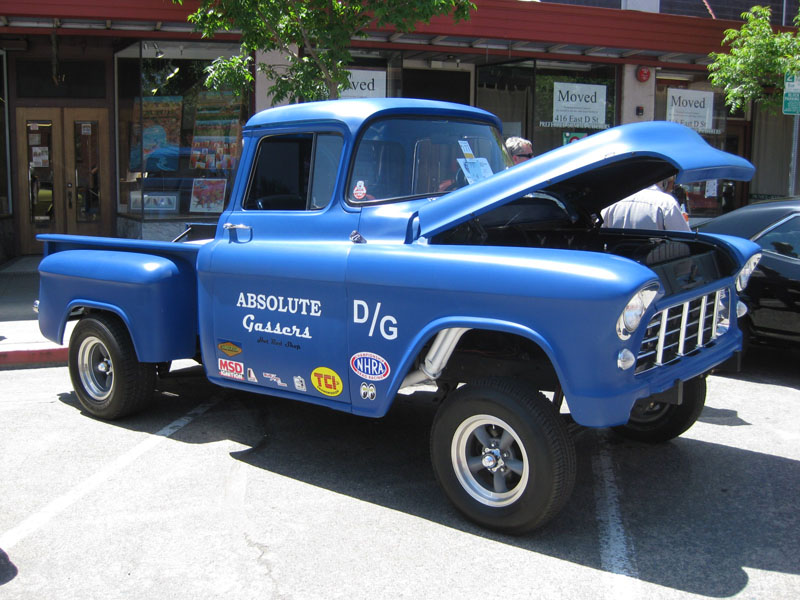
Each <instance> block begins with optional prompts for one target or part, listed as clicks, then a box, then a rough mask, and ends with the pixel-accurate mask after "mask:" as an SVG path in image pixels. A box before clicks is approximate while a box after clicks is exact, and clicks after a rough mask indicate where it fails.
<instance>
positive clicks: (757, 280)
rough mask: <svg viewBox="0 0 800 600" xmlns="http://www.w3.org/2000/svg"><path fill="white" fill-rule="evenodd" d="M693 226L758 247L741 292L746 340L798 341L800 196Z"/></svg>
mask: <svg viewBox="0 0 800 600" xmlns="http://www.w3.org/2000/svg"><path fill="white" fill-rule="evenodd" d="M698 230H700V231H702V232H703V233H722V234H727V235H736V236H739V237H743V238H748V239H750V240H752V241H754V242H755V243H757V244H759V245H760V246H761V248H762V249H763V252H762V256H761V262H760V263H759V265H758V268H757V269H756V270H755V272H754V273H753V275H752V276H751V278H750V283H749V284H748V286H747V289H746V290H745V298H744V299H745V302H746V303H747V306H748V308H749V312H748V314H747V316H745V317H744V318H743V319H742V320H741V321H740V326H741V327H742V331H743V332H744V333H745V334H746V335H747V336H748V338H749V340H752V341H762V342H772V343H775V342H778V343H785V342H793V343H800V198H793V199H781V200H770V201H767V202H758V203H756V204H751V205H749V206H744V207H742V208H739V209H737V210H734V211H733V212H729V213H726V214H724V215H721V216H719V217H716V218H714V219H711V220H710V221H706V222H705V223H703V224H702V225H700V226H699V227H698ZM748 334H749V335H748ZM749 340H748V341H749Z"/></svg>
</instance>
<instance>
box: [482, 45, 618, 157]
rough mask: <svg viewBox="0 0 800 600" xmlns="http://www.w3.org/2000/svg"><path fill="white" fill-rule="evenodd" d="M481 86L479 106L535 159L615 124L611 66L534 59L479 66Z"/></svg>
mask: <svg viewBox="0 0 800 600" xmlns="http://www.w3.org/2000/svg"><path fill="white" fill-rule="evenodd" d="M477 81H478V88H477V95H476V104H477V106H479V107H481V108H484V109H486V110H488V111H490V112H493V113H495V114H496V115H497V116H498V117H500V119H501V120H502V121H503V135H504V136H505V137H510V136H521V137H524V138H527V139H530V140H531V141H532V142H533V151H534V154H537V155H538V154H543V153H544V152H547V151H548V150H552V149H554V148H557V147H559V146H563V145H564V144H568V143H570V142H573V141H575V140H577V139H580V138H583V137H586V136H587V135H590V134H592V133H596V132H597V131H600V130H603V129H607V128H609V127H613V126H614V125H616V124H617V117H616V115H617V104H616V100H617V72H616V67H614V66H613V65H600V64H593V63H569V62H557V61H544V60H536V61H532V60H531V61H524V62H518V63H512V64H507V65H492V66H489V67H481V68H479V69H478V73H477Z"/></svg>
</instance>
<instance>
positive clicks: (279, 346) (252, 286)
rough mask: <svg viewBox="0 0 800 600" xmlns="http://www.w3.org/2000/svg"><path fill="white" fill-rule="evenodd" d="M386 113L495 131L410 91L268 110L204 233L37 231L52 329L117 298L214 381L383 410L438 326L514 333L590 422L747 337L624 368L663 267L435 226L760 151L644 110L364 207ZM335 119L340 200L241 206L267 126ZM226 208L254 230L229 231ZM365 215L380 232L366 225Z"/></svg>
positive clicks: (299, 128)
mask: <svg viewBox="0 0 800 600" xmlns="http://www.w3.org/2000/svg"><path fill="white" fill-rule="evenodd" d="M391 115H403V116H408V115H412V116H413V115H418V116H428V117H434V118H437V117H441V118H448V119H460V118H462V119H463V118H465V119H469V120H473V121H480V122H484V123H488V124H490V125H492V126H495V127H497V128H498V129H499V127H500V121H499V120H498V119H497V117H495V116H494V115H491V114H489V113H487V112H485V111H482V110H480V109H475V108H471V107H466V106H461V105H455V104H449V103H444V102H433V101H425V100H409V99H377V100H339V101H334V102H322V103H308V104H301V105H292V106H286V107H280V108H274V109H270V110H268V111H264V112H262V113H259V114H258V115H256V116H254V117H253V118H252V119H250V121H249V122H248V124H247V126H246V127H245V130H244V147H243V152H242V158H241V161H240V166H239V171H238V174H237V179H236V182H235V184H234V186H233V191H232V194H233V195H232V201H231V202H230V203H229V206H228V207H227V209H226V211H225V212H224V213H222V215H221V216H220V220H219V224H218V226H217V230H216V235H215V238H214V239H213V240H211V241H209V242H208V243H206V244H204V245H201V246H197V245H191V244H181V243H167V242H152V241H142V240H120V239H107V238H88V237H77V236H57V235H45V236H40V237H39V239H41V240H42V241H44V242H45V254H46V258H45V259H43V261H42V263H41V266H40V270H41V274H42V278H41V282H42V283H41V294H40V301H41V304H40V313H39V322H40V328H41V330H42V332H43V333H44V335H45V336H46V337H48V338H49V339H53V340H56V341H60V340H61V336H62V335H63V330H64V323H65V321H66V319H67V316H68V314H69V312H70V311H71V310H73V309H75V308H78V307H84V308H94V309H99V310H108V311H110V312H113V313H115V314H117V315H119V316H120V318H121V319H122V320H123V321H124V322H125V324H126V325H127V326H128V328H129V330H130V332H131V336H132V338H133V341H134V345H135V347H136V352H137V356H138V357H139V360H141V361H146V362H161V361H167V360H172V359H176V358H184V357H189V356H193V355H194V351H195V348H196V347H197V345H198V344H199V347H200V349H201V353H202V357H203V363H204V365H205V369H206V373H207V375H208V377H209V378H210V379H211V380H212V381H213V382H215V383H217V384H219V385H222V386H227V387H231V388H236V389H243V390H248V391H253V392H259V393H264V394H269V395H278V396H283V397H286V398H290V399H295V400H303V401H307V402H311V403H315V404H320V405H324V406H329V407H332V408H335V409H338V410H346V411H351V412H353V413H356V414H360V415H366V416H372V417H380V416H382V415H384V414H385V413H386V412H387V410H388V409H389V407H390V405H391V403H392V401H393V399H394V397H395V394H396V393H397V391H398V389H399V387H400V385H401V383H402V381H403V379H404V377H405V376H406V375H407V374H408V372H409V371H410V370H412V368H413V363H414V361H415V359H416V357H417V356H418V354H419V353H420V351H421V350H422V348H423V346H424V345H425V344H426V343H427V342H428V341H430V340H431V339H432V338H433V337H434V336H435V335H436V334H437V333H438V332H439V331H442V330H443V329H447V328H451V327H468V328H476V329H486V330H493V331H498V332H506V333H511V334H514V335H518V336H521V337H524V338H527V339H529V340H531V341H532V342H534V343H535V344H537V345H538V346H539V347H540V348H541V349H542V351H543V352H544V354H545V355H546V356H547V357H548V358H549V360H550V361H551V363H552V365H553V368H554V370H555V372H556V374H557V376H558V378H559V380H560V382H561V384H562V387H563V389H564V392H565V395H566V399H567V402H568V404H569V407H570V410H571V412H572V415H573V417H574V418H575V420H576V421H577V422H579V423H581V424H584V425H590V426H609V425H617V424H621V423H624V422H626V421H627V418H628V415H629V413H630V409H631V406H632V405H633V403H634V402H635V400H636V399H638V398H642V397H646V396H648V395H650V394H652V393H656V392H660V391H664V390H666V389H669V388H670V387H672V386H673V385H674V384H675V382H676V381H679V380H686V379H689V378H691V377H694V376H696V375H699V374H702V373H704V372H706V371H708V370H709V369H710V368H712V367H713V366H714V365H716V364H719V363H720V362H723V361H724V360H726V359H727V358H728V357H730V356H731V354H732V353H733V352H735V351H736V350H737V349H738V348H739V346H740V344H741V334H740V333H739V331H738V330H737V329H736V327H735V324H734V326H733V327H732V328H731V330H730V331H729V332H728V333H727V334H726V335H724V336H722V337H721V338H720V339H719V340H718V341H717V342H716V343H715V344H714V345H713V346H711V347H708V348H704V349H702V350H701V351H700V352H698V353H697V354H696V355H693V356H689V357H686V358H684V359H683V360H681V361H679V362H676V363H675V364H672V365H669V366H666V367H661V368H656V369H653V370H651V371H649V372H647V373H644V374H641V375H638V376H636V375H634V373H633V371H632V370H630V371H620V370H619V368H618V367H617V364H616V361H617V355H618V353H619V351H620V350H621V349H623V348H628V349H629V350H631V351H632V352H633V353H634V354H636V353H637V351H638V348H639V345H640V344H641V340H642V337H643V335H644V332H643V327H640V328H639V329H638V330H637V331H636V332H635V333H634V334H633V335H632V336H631V337H630V339H628V340H625V341H622V340H620V339H619V337H618V336H617V334H616V331H615V325H616V322H617V319H618V317H619V315H620V313H621V311H622V309H623V308H624V306H625V305H626V303H627V302H628V300H629V299H630V298H631V296H632V295H633V294H634V293H635V292H636V291H637V290H639V289H641V288H642V287H643V286H645V285H648V284H651V283H653V282H657V281H658V277H657V275H656V274H655V273H654V272H653V271H652V270H651V269H649V268H647V267H646V266H643V265H641V264H638V263H636V262H634V261H632V260H628V259H626V258H622V257H620V256H615V255H612V254H607V253H601V252H589V251H579V250H559V249H547V248H518V247H493V246H446V245H433V244H430V243H429V239H430V238H431V237H432V236H434V235H436V234H437V233H440V232H443V231H447V230H448V229H450V228H452V227H454V226H455V225H457V224H459V223H463V222H464V221H466V220H469V219H470V218H472V217H473V216H475V215H478V214H482V213H484V212H486V211H489V210H491V209H492V208H494V207H497V206H501V205H503V204H504V203H507V202H510V201H512V200H514V199H516V198H518V197H520V196H522V195H525V194H528V193H530V192H532V191H537V190H541V191H554V190H555V191H557V190H559V189H563V186H566V185H569V184H570V182H572V181H575V180H576V179H575V178H578V180H579V181H580V182H581V185H582V189H583V188H586V189H587V190H588V191H589V192H590V193H587V194H586V195H585V198H584V200H582V201H583V202H585V204H584V205H582V208H583V209H585V210H586V211H590V212H591V211H596V210H599V208H600V207H601V206H604V205H605V204H607V203H609V202H612V201H614V200H615V199H617V198H616V197H615V195H614V194H615V193H622V192H621V191H618V192H617V191H615V189H613V188H614V186H613V185H608V181H606V184H605V187H603V185H599V184H598V187H597V188H596V189H592V188H591V186H592V185H593V183H594V182H593V180H592V177H591V176H592V173H593V172H594V171H595V170H597V169H604V168H609V167H610V168H613V169H619V171H616V170H615V171H614V172H615V173H617V172H619V173H621V174H624V173H625V169H629V170H631V171H633V170H635V169H637V168H638V169H640V170H639V172H641V165H642V164H649V165H661V166H662V168H660V169H657V170H656V171H659V172H664V169H665V168H666V169H667V170H671V171H672V172H677V173H678V179H679V181H689V180H692V179H696V178H701V179H702V178H706V177H725V178H729V179H748V178H749V177H750V176H751V175H752V165H750V164H749V163H747V161H744V160H743V159H740V158H739V157H734V156H732V155H729V154H725V153H722V152H720V151H718V150H715V149H713V148H711V147H710V146H708V144H706V143H705V142H704V141H703V140H702V139H701V138H700V137H699V136H698V135H697V134H695V133H694V132H692V131H690V130H688V129H687V128H685V127H682V126H680V125H676V124H673V123H665V122H660V123H645V124H639V125H631V126H623V127H619V128H615V129H611V130H608V131H606V132H602V133H598V134H596V135H592V136H589V137H588V138H586V139H585V140H583V141H581V142H578V143H575V144H572V145H570V146H567V147H564V148H560V149H557V150H554V151H552V152H550V153H547V154H545V155H543V156H541V157H537V158H535V159H533V160H531V161H528V162H526V163H523V164H522V165H519V166H517V167H514V168H511V169H508V170H506V171H503V172H500V173H497V174H495V175H493V176H492V177H489V178H487V179H485V180H483V181H480V182H478V183H475V184H472V185H470V186H467V187H465V188H462V189H461V190H457V191H455V192H452V193H450V194H446V195H444V196H441V197H438V198H430V199H429V198H423V199H416V200H412V201H408V202H403V203H394V204H391V203H390V204H382V205H359V206H355V205H349V204H348V203H347V202H346V201H345V192H344V186H345V180H346V177H347V175H348V173H349V166H350V161H351V158H352V155H353V153H354V151H355V148H356V144H357V140H358V137H359V135H360V132H361V131H363V129H364V127H366V126H367V125H368V124H369V123H370V122H372V121H373V120H374V119H378V118H383V117H386V116H391ZM321 131H326V132H330V131H336V132H338V133H340V134H341V135H342V136H343V139H344V146H343V155H342V159H341V162H340V165H339V174H338V176H337V182H336V185H335V186H334V191H333V194H334V195H333V198H332V201H331V203H330V204H329V205H328V206H327V207H326V208H325V209H323V210H319V211H313V212H292V211H272V212H261V211H252V210H251V211H244V210H242V208H241V202H242V198H243V197H244V196H245V192H246V188H247V185H248V178H249V174H250V169H251V167H252V165H253V161H254V159H255V153H256V147H257V144H258V141H259V139H260V138H261V137H263V136H265V135H272V134H275V133H294V132H296V133H308V132H321ZM642 161H645V162H642ZM648 161H649V162H648ZM607 179H608V178H607ZM623 179H624V178H623ZM612 183H614V182H613V181H612ZM559 186H562V187H561V188H560V187H559ZM621 189H622V188H621ZM226 224H230V225H236V226H239V227H240V228H238V229H233V230H226V229H224V226H225V225H226ZM354 231H357V232H358V233H359V234H360V236H361V238H362V240H363V241H364V242H365V243H353V241H351V239H350V236H351V233H352V232H354ZM677 237H678V238H680V239H684V240H692V239H697V240H704V241H706V242H707V243H709V244H711V245H715V246H716V247H718V248H720V249H721V250H722V251H723V252H725V253H727V254H728V255H729V256H730V257H731V259H732V260H733V261H734V263H735V264H739V265H742V264H743V263H744V262H745V261H746V260H747V259H748V258H749V257H750V256H752V255H753V254H754V253H755V252H756V251H757V249H758V248H757V246H756V245H754V244H752V243H750V242H748V241H746V240H740V239H736V238H726V237H723V236H711V235H698V236H695V235H693V234H692V235H689V234H687V235H685V236H680V235H678V236H677ZM723 286H725V287H727V288H728V289H729V290H731V292H732V291H733V289H734V276H733V275H731V274H729V275H727V276H726V277H725V278H723V279H722V280H721V281H717V282H714V283H711V284H708V285H707V286H706V287H705V288H698V289H695V290H692V291H691V292H688V293H685V294H683V295H681V294H678V295H673V296H672V297H670V298H668V299H667V298H664V297H663V291H661V292H659V296H658V297H657V298H656V300H655V301H654V303H653V305H652V306H651V307H650V309H649V310H648V312H647V314H646V315H645V318H644V319H643V323H646V322H647V321H648V320H649V318H650V317H651V316H652V315H653V314H654V313H655V312H656V311H658V310H660V309H662V308H664V307H665V306H667V305H668V304H672V303H677V302H681V301H682V300H685V299H688V298H689V297H694V296H697V295H699V294H701V293H703V292H705V291H712V290H714V289H719V288H720V287H723ZM359 353H368V354H370V355H377V356H379V357H380V358H381V359H384V360H385V361H386V363H387V364H388V366H389V373H388V375H387V376H386V377H384V378H382V379H381V378H377V379H375V380H370V381H368V382H367V383H368V384H371V385H374V389H375V397H374V398H373V397H370V396H369V395H362V393H361V388H362V385H361V384H362V383H364V382H365V380H364V379H362V378H361V377H360V376H359V373H358V372H357V370H356V369H354V368H353V367H352V365H351V357H353V356H354V355H356V354H359ZM315 383H316V384H317V386H315V385H314V384H315Z"/></svg>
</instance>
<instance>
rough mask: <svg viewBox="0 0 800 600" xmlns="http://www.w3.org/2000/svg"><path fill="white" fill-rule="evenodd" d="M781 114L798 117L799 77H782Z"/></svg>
mask: <svg viewBox="0 0 800 600" xmlns="http://www.w3.org/2000/svg"><path fill="white" fill-rule="evenodd" d="M783 114H785V115H800V76H798V75H790V74H789V73H786V75H784V76H783Z"/></svg>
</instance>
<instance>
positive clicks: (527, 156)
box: [514, 152, 533, 158]
mask: <svg viewBox="0 0 800 600" xmlns="http://www.w3.org/2000/svg"><path fill="white" fill-rule="evenodd" d="M514 156H521V157H522V158H533V152H529V153H528V154H515V155H514Z"/></svg>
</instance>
